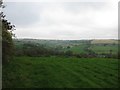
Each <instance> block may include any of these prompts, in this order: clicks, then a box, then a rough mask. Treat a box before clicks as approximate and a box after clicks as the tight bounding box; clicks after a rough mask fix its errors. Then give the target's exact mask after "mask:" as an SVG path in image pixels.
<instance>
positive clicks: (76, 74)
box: [3, 57, 118, 88]
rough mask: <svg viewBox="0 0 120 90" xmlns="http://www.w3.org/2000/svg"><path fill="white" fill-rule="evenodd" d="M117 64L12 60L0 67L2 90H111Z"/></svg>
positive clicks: (96, 60)
mask: <svg viewBox="0 0 120 90" xmlns="http://www.w3.org/2000/svg"><path fill="white" fill-rule="evenodd" d="M117 86H118V60H117V59H107V58H91V59H90V58H89V59H88V58H74V57H70V58H66V57H15V59H14V60H13V61H11V62H10V63H9V64H8V65H6V66H3V88H13V87H14V88H21V87H24V88H112V87H113V88H114V87H117Z"/></svg>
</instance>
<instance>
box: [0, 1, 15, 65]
mask: <svg viewBox="0 0 120 90" xmlns="http://www.w3.org/2000/svg"><path fill="white" fill-rule="evenodd" d="M1 8H4V5H3V2H2V1H0V9H1ZM0 22H2V24H1V27H0V28H1V29H2V63H3V64H5V63H8V62H9V61H10V59H11V58H12V56H13V41H12V36H13V33H12V31H13V30H14V27H15V26H14V25H11V23H10V22H8V21H7V20H6V19H5V15H4V14H3V12H0Z"/></svg>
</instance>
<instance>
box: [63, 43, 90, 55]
mask: <svg viewBox="0 0 120 90" xmlns="http://www.w3.org/2000/svg"><path fill="white" fill-rule="evenodd" d="M86 47H87V44H79V45H78V46H75V45H74V46H72V47H70V48H65V49H63V50H64V51H68V50H71V51H72V52H73V53H75V54H81V53H82V54H85V53H88V52H87V51H86V50H85V48H86Z"/></svg>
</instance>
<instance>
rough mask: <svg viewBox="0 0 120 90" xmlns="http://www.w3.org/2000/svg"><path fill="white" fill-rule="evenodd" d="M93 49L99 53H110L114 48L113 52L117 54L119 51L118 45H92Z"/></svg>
mask: <svg viewBox="0 0 120 90" xmlns="http://www.w3.org/2000/svg"><path fill="white" fill-rule="evenodd" d="M90 49H91V50H92V51H94V52H95V53H98V54H102V53H106V54H109V53H110V50H112V52H111V53H112V54H117V53H118V45H106V46H104V45H92V46H91V47H90Z"/></svg>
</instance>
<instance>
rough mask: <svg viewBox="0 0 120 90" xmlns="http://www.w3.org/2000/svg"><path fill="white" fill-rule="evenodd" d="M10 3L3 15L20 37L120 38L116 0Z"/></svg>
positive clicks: (7, 4) (54, 0) (52, 0)
mask: <svg viewBox="0 0 120 90" xmlns="http://www.w3.org/2000/svg"><path fill="white" fill-rule="evenodd" d="M7 1H10V2H6V3H5V5H6V8H5V9H4V13H5V14H6V18H7V19H8V20H9V21H11V22H12V23H13V24H14V25H15V26H16V31H14V33H15V34H16V36H17V38H36V39H72V40H75V39H77V40H79V39H104V38H105V39H106V38H110V39H116V38H118V2H117V0H104V1H103V0H101V2H100V1H98V0H89V2H88V0H84V1H83V0H70V1H69V2H68V1H66V0H64V1H63V0H61V1H59V2H56V0H45V1H44V2H43V1H41V2H36V1H35V0H31V2H30V1H29V2H28V1H26V2H22V1H21V2H12V1H11V0H7ZM16 1H17V0H16ZM18 1H19V0H18ZM50 1H51V2H50ZM65 1H66V2H65Z"/></svg>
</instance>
